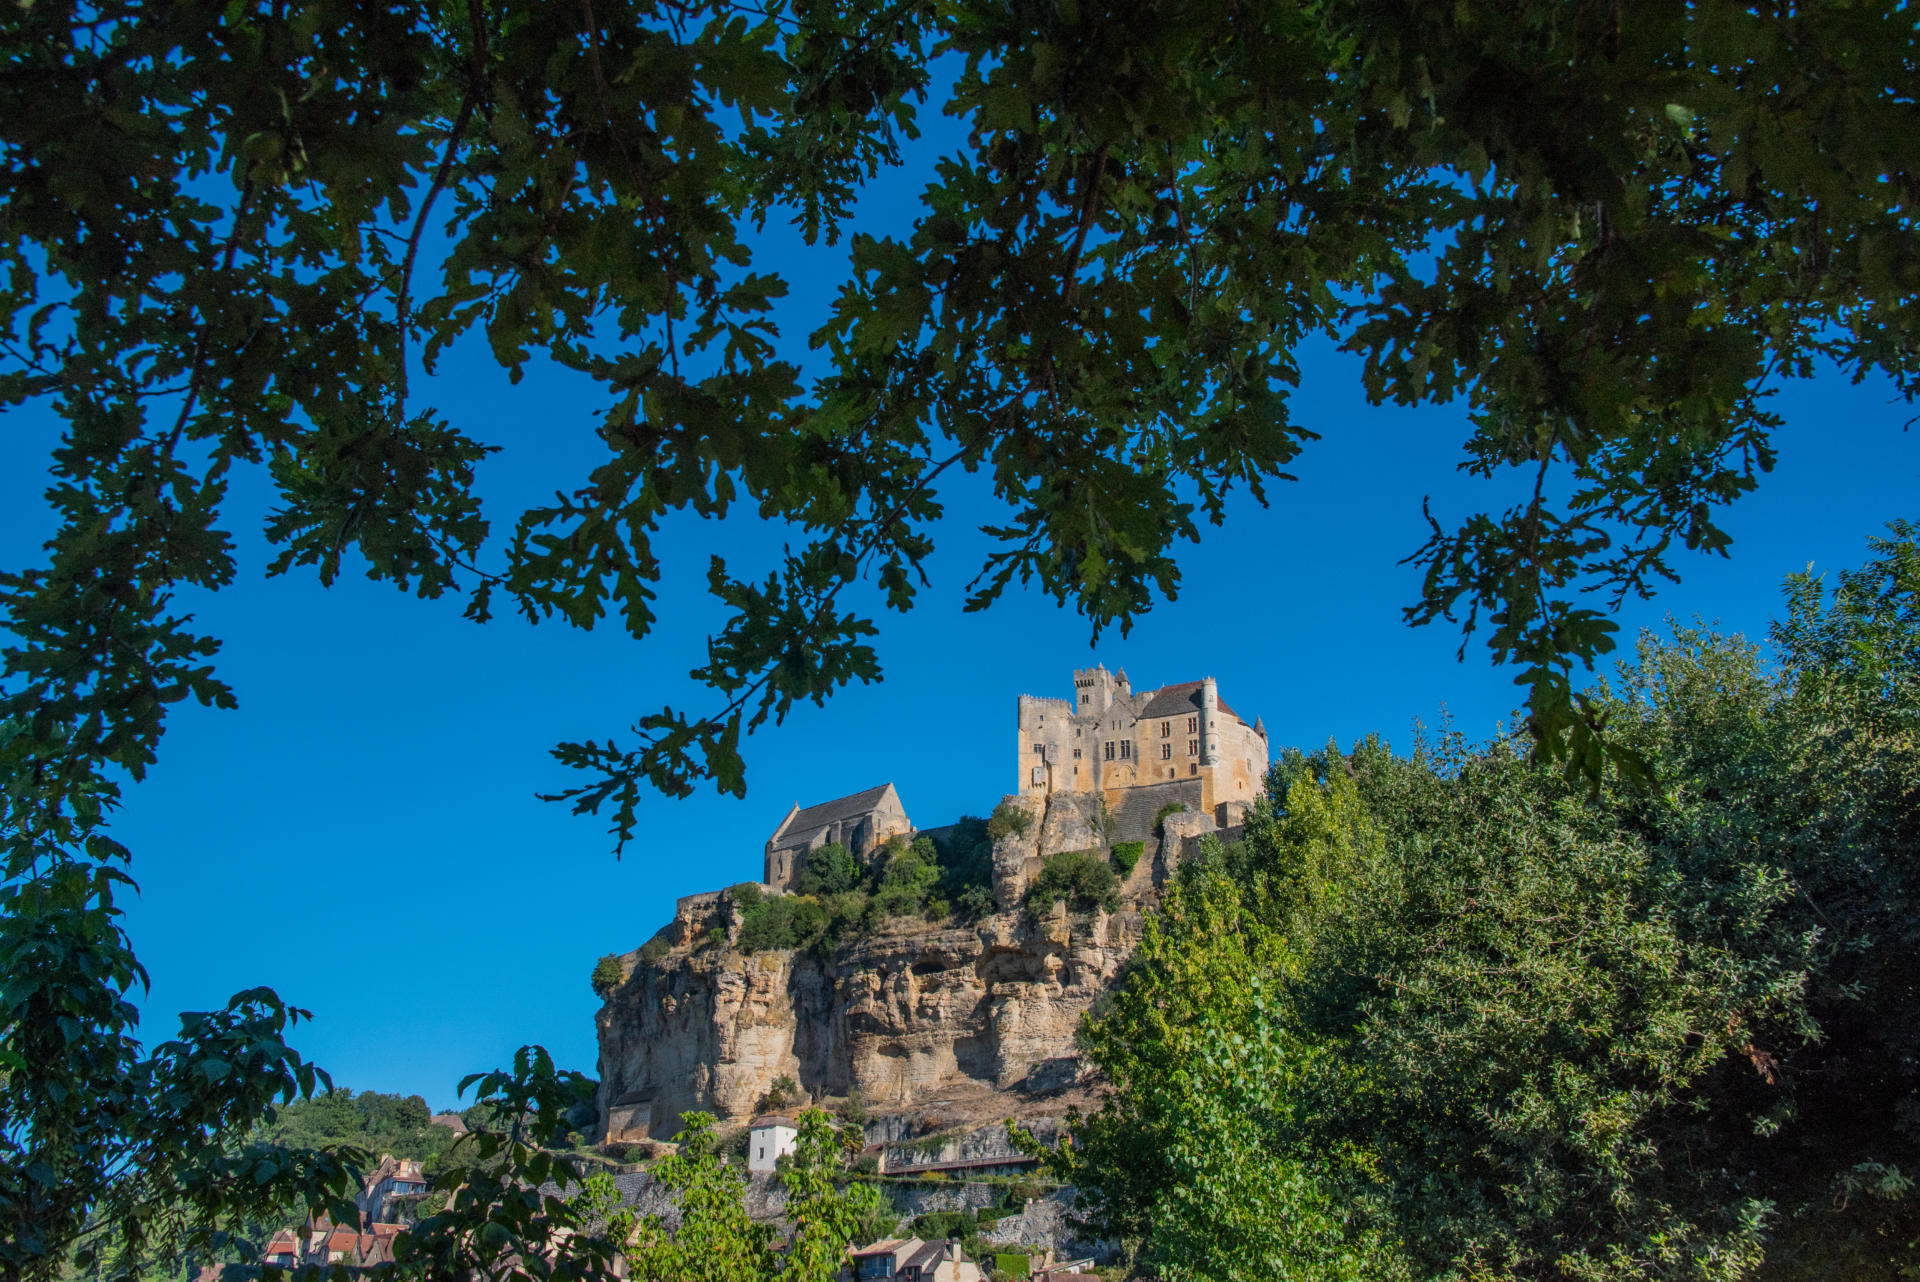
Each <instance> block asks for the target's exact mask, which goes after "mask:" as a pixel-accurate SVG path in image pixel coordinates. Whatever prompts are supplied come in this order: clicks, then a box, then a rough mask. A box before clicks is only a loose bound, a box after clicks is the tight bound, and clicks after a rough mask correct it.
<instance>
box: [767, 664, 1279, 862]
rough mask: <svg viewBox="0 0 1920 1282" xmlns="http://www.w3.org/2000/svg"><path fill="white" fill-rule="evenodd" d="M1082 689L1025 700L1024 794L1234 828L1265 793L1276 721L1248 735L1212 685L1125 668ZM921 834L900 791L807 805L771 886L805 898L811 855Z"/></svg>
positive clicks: (887, 787)
mask: <svg viewBox="0 0 1920 1282" xmlns="http://www.w3.org/2000/svg"><path fill="white" fill-rule="evenodd" d="M1073 686H1074V697H1073V698H1071V699H1046V698H1040V697H1038V696H1035V695H1030V694H1023V695H1021V696H1020V698H1019V702H1018V705H1017V711H1016V717H1017V721H1018V729H1017V734H1018V744H1017V749H1016V751H1017V754H1018V757H1017V760H1018V769H1019V782H1018V784H1017V785H1016V793H1015V795H1016V796H1019V797H1023V798H1032V799H1033V800H1035V801H1037V802H1039V803H1040V804H1041V806H1042V807H1043V808H1044V806H1045V803H1046V801H1047V799H1048V798H1049V797H1052V796H1053V795H1055V794H1056V793H1077V794H1084V795H1086V796H1088V797H1091V796H1093V795H1094V794H1098V796H1099V798H1100V800H1101V801H1102V802H1104V804H1105V805H1106V806H1107V807H1108V808H1109V809H1110V810H1113V811H1121V810H1137V809H1139V808H1140V806H1142V805H1146V804H1148V803H1149V799H1151V801H1152V802H1153V804H1155V805H1157V804H1160V803H1164V802H1166V801H1169V800H1172V801H1178V802H1180V803H1182V804H1183V805H1185V807H1186V809H1187V810H1189V811H1191V812H1193V813H1196V814H1207V815H1211V816H1214V817H1215V819H1216V822H1217V823H1218V824H1219V826H1221V827H1226V826H1228V825H1231V824H1234V823H1237V822H1238V818H1239V815H1240V814H1241V813H1242V812H1243V811H1244V810H1245V809H1246V807H1247V806H1248V805H1250V804H1251V803H1252V801H1253V799H1254V798H1255V797H1256V796H1258V795H1259V792H1260V788H1261V786H1262V784H1263V783H1264V782H1265V780H1266V776H1267V727H1266V723H1265V722H1264V721H1262V720H1261V719H1260V718H1258V717H1255V718H1254V722H1253V724H1252V725H1248V724H1247V723H1246V721H1245V720H1243V719H1242V718H1241V716H1240V714H1239V713H1237V712H1235V711H1234V710H1233V709H1232V708H1230V707H1228V706H1227V705H1226V704H1225V703H1223V702H1221V700H1220V690H1219V687H1218V684H1217V683H1216V682H1215V681H1214V679H1213V678H1212V677H1205V678H1203V679H1201V680H1199V681H1183V682H1180V683H1179V684H1177V685H1168V686H1161V687H1160V688H1159V689H1158V690H1143V691H1141V692H1140V693H1139V694H1135V693H1134V692H1133V687H1132V686H1131V684H1130V683H1129V682H1128V681H1127V674H1126V672H1125V670H1124V669H1123V670H1122V671H1120V672H1118V673H1113V672H1108V671H1107V669H1106V667H1105V666H1104V665H1101V666H1097V667H1093V668H1086V669H1081V670H1078V671H1076V672H1075V673H1074V674H1073ZM1143 790H1144V791H1143ZM1130 803H1137V804H1130ZM914 831H915V829H914V826H913V821H912V820H911V819H909V818H908V817H907V811H906V807H905V806H904V805H903V804H902V803H901V801H900V794H899V793H898V792H896V791H895V790H894V787H893V785H892V784H891V783H886V784H881V785H880V786H879V787H877V788H868V789H866V790H865V791H863V792H856V793H853V794H851V795H849V796H845V797H838V798H835V799H834V800H832V801H823V802H820V803H818V804H817V805H812V806H807V807H806V808H804V809H803V808H802V807H801V806H800V804H799V803H798V802H795V803H794V804H793V806H792V807H791V808H789V809H788V811H787V814H786V817H785V818H783V819H782V820H781V821H780V826H779V827H777V828H775V829H774V830H773V835H772V836H771V837H769V838H767V848H766V880H765V882H764V884H765V885H766V886H768V887H769V888H771V889H774V890H787V891H790V890H792V889H794V888H795V886H796V884H797V883H798V880H799V875H800V869H801V868H802V867H803V866H804V865H805V863H806V858H807V855H808V854H810V853H812V852H813V851H815V850H818V849H819V848H820V847H821V846H824V845H826V844H827V843H829V842H836V843H838V844H840V845H842V846H845V847H846V848H847V849H848V850H850V851H852V852H853V854H854V855H855V857H857V858H861V859H865V858H867V857H868V856H870V855H872V853H873V852H874V851H876V850H878V849H879V848H880V847H881V846H882V845H884V844H885V843H886V842H887V840H888V839H889V838H892V837H896V836H907V835H911V834H912V833H913V832H914Z"/></svg>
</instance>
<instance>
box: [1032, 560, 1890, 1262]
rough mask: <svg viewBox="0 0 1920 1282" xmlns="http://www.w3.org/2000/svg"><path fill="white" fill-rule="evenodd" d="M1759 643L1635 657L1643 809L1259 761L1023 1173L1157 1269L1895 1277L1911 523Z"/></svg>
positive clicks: (1440, 767) (1507, 754)
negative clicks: (1233, 819)
mask: <svg viewBox="0 0 1920 1282" xmlns="http://www.w3.org/2000/svg"><path fill="white" fill-rule="evenodd" d="M1895 533H1896V536H1897V537H1896V538H1894V539H1890V540H1884V541H1882V542H1881V543H1880V545H1879V555H1878V556H1877V557H1876V559H1875V561H1874V562H1873V563H1872V564H1870V565H1869V566H1868V567H1867V568H1866V569H1865V570H1862V571H1857V572H1852V573H1849V574H1845V575H1843V576H1842V578H1841V582H1840V584H1839V585H1838V590H1837V592H1836V593H1835V594H1834V595H1833V597H1832V599H1831V601H1829V600H1828V599H1827V597H1826V595H1825V593H1824V592H1823V585H1821V584H1820V583H1818V582H1816V581H1814V580H1811V579H1809V578H1807V577H1805V576H1801V577H1799V578H1796V579H1795V580H1793V581H1792V582H1791V583H1790V585H1789V612H1788V616H1787V619H1786V621H1785V622H1783V623H1782V624H1781V625H1779V626H1778V627H1777V628H1776V629H1775V631H1774V634H1773V642H1774V647H1773V648H1774V650H1775V658H1774V661H1772V662H1769V661H1768V660H1767V658H1766V657H1765V656H1764V655H1763V654H1762V653H1761V651H1760V649H1759V648H1758V647H1757V646H1754V645H1752V644H1749V643H1747V642H1744V641H1741V640H1739V639H1738V638H1728V637H1721V636H1715V635H1712V634H1709V633H1705V632H1700V631H1692V630H1681V631H1679V632H1677V633H1676V634H1675V635H1674V637H1673V638H1672V639H1670V640H1654V639H1651V638H1649V639H1647V640H1646V641H1644V642H1643V644H1642V646H1641V648H1640V652H1639V654H1638V656H1637V658H1636V659H1635V660H1634V661H1633V662H1632V663H1630V664H1625V665H1622V668H1621V670H1620V673H1619V675H1618V677H1617V679H1616V680H1615V681H1613V682H1611V683H1609V684H1608V685H1606V686H1604V687H1603V688H1601V689H1599V690H1598V691H1596V692H1595V695H1594V698H1595V700H1596V705H1597V706H1599V707H1601V708H1603V709H1604V710H1605V711H1606V712H1607V713H1608V714H1609V715H1610V716H1612V717H1613V718H1614V719H1615V723H1616V724H1617V725H1618V726H1619V727H1620V733H1621V734H1622V736H1623V737H1624V738H1626V739H1627V740H1628V741H1629V742H1631V743H1633V744H1634V745H1635V746H1636V748H1637V749H1638V750H1639V751H1642V752H1644V753H1645V754H1646V755H1647V757H1648V758H1649V759H1650V760H1651V761H1652V762H1653V763H1654V765H1655V767H1656V769H1657V772H1658V775H1659V777H1660V779H1661V781H1662V786H1661V787H1660V788H1658V789H1636V788H1623V789H1612V788H1610V789H1608V790H1606V791H1604V792H1603V793H1602V794H1601V795H1600V796H1598V797H1593V796H1590V795H1589V794H1588V793H1587V792H1586V791H1585V790H1584V789H1576V788H1570V787H1569V786H1568V785H1567V784H1566V783H1565V782H1564V781H1563V780H1561V779H1560V778H1558V777H1557V776H1555V775H1554V774H1552V773H1550V772H1548V771H1546V770H1544V769H1542V768H1541V767H1540V766H1538V765H1537V764H1531V763H1529V762H1528V761H1527V760H1526V758H1525V755H1524V754H1523V753H1521V752H1518V751H1516V745H1514V744H1513V743H1511V742H1504V741H1503V742H1497V743H1494V744H1491V745H1487V746H1484V747H1480V748H1472V747H1469V746H1468V745H1466V744H1464V743H1463V742H1461V741H1460V740H1459V738H1458V737H1457V736H1449V737H1447V738H1445V739H1443V740H1442V741H1440V742H1439V743H1436V744H1434V745H1432V746H1431V747H1430V748H1429V749H1426V750H1423V751H1422V752H1421V753H1419V754H1416V755H1415V756H1414V757H1411V758H1407V757H1398V756H1395V755H1394V754H1392V753H1390V752H1388V751H1387V750H1386V749H1385V748H1383V747H1382V746H1380V745H1379V744H1378V743H1377V742H1368V743H1363V744H1361V745H1358V746H1357V747H1356V748H1355V749H1354V750H1353V751H1352V752H1350V753H1340V752H1337V751H1333V750H1328V751H1326V752H1323V753H1320V754H1316V755H1314V756H1312V757H1304V756H1301V755H1299V754H1298V753H1295V754H1293V755H1291V756H1290V757H1289V758H1288V759H1286V760H1285V761H1283V762H1282V763H1280V764H1279V765H1277V766H1276V767H1275V771H1274V777H1273V780H1272V782H1271V785H1270V787H1269V800H1268V801H1266V802H1263V803H1262V805H1261V807H1260V808H1259V810H1258V812H1257V814H1256V815H1255V816H1254V817H1253V818H1252V819H1251V820H1250V821H1249V823H1248V825H1247V829H1246V834H1247V836H1246V841H1245V843H1244V845H1242V846H1239V847H1235V848H1221V847H1219V846H1218V845H1217V844H1216V846H1215V848H1214V850H1213V851H1212V853H1211V854H1210V855H1209V856H1208V857H1207V858H1204V859H1202V860H1200V861H1198V862H1196V863H1191V864H1188V865H1186V866H1185V867H1184V868H1183V869H1182V871H1181V874H1180V876H1179V879H1178V882H1177V884H1176V885H1175V887H1174V888H1173V890H1172V893H1171V894H1170V896H1169V899H1168V901H1167V905H1166V909H1165V911H1164V913H1162V914H1161V915H1160V916H1159V917H1158V918H1157V919H1156V920H1153V921H1151V922H1150V924H1149V927H1148V931H1147V935H1146V940H1145V942H1144V943H1143V945H1142V947H1141V949H1140V950H1139V952H1138V953H1137V954H1136V955H1135V958H1134V960H1133V961H1132V962H1131V963H1130V965H1129V969H1128V972H1127V974H1126V975H1125V976H1124V977H1123V980H1122V983H1121V985H1120V987H1119V990H1118V992H1117V993H1116V995H1115V997H1114V999H1113V1001H1112V1005H1111V1008H1110V1009H1109V1010H1108V1011H1107V1012H1106V1013H1105V1014H1104V1015H1102V1016H1101V1017H1100V1018H1097V1019H1095V1020H1094V1021H1092V1023H1091V1025H1090V1027H1089V1029H1088V1032H1087V1044H1088V1046H1089V1049H1090V1051H1091V1053H1092V1055H1093V1057H1094V1059H1095V1060H1096V1062H1097V1063H1099V1065H1100V1066H1101V1067H1102V1068H1103V1069H1104V1070H1105V1071H1106V1073H1107V1074H1108V1075H1109V1078H1110V1080H1111V1082H1112V1089H1111V1092H1110V1093H1109V1095H1108V1097H1107V1099H1106V1101H1105V1102H1104V1104H1103V1105H1102V1107H1101V1108H1100V1109H1099V1111H1098V1112H1096V1113H1095V1114H1094V1115H1092V1116H1091V1117H1089V1118H1087V1119H1086V1120H1085V1121H1084V1122H1083V1123H1082V1124H1081V1125H1080V1127H1079V1128H1078V1129H1077V1130H1076V1131H1075V1134H1074V1141H1075V1142H1074V1144H1073V1146H1071V1147H1069V1148H1067V1149H1065V1150H1063V1152H1062V1154H1061V1155H1060V1156H1059V1157H1058V1158H1056V1159H1055V1160H1056V1165H1057V1166H1058V1167H1059V1169H1060V1172H1061V1173H1062V1174H1063V1175H1065V1176H1067V1177H1068V1178H1071V1179H1073V1180H1074V1181H1076V1182H1077V1183H1078V1184H1080V1186H1081V1187H1082V1189H1083V1192H1084V1193H1085V1194H1086V1195H1087V1197H1088V1200H1089V1204H1090V1205H1089V1210H1090V1212H1091V1213H1092V1214H1093V1216H1094V1219H1095V1223H1096V1225H1097V1226H1098V1227H1100V1228H1102V1229H1104V1230H1106V1231H1108V1232H1111V1233H1113V1234H1115V1235H1116V1236H1120V1237H1125V1238H1130V1239H1134V1240H1136V1241H1139V1242H1142V1243H1144V1244H1145V1249H1146V1251H1147V1252H1148V1262H1149V1263H1151V1264H1152V1265H1153V1266H1154V1267H1155V1268H1156V1269H1157V1270H1158V1271H1159V1272H1161V1273H1162V1274H1163V1275H1164V1276H1166V1277H1169V1278H1172V1279H1215V1278H1227V1277H1238V1276H1245V1275H1246V1274H1247V1273H1248V1272H1255V1273H1259V1274H1261V1275H1263V1276H1272V1277H1312V1278H1436V1279H1437V1278H1468V1277H1472V1278H1532V1277H1544V1276H1556V1277H1568V1278H1579V1279H1594V1280H1596V1282H1597V1280H1599V1279H1609V1280H1617V1282H1626V1280H1627V1279H1652V1278H1662V1279H1665V1278H1695V1279H1701V1280H1702V1282H1705V1280H1707V1279H1734V1278H1743V1277H1749V1276H1755V1275H1756V1271H1757V1272H1758V1275H1759V1276H1762V1277H1767V1278H1774V1279H1789V1278H1791V1279H1809V1280H1810V1279H1814V1278H1830V1277H1860V1278H1865V1277H1873V1278H1881V1277H1884V1278H1889V1279H1891V1278H1897V1277H1903V1276H1907V1275H1908V1274H1909V1273H1910V1272H1911V1269H1912V1264H1913V1254H1912V1252H1913V1242H1914V1239H1915V1235H1916V1233H1920V1198H1916V1197H1915V1188H1914V1183H1913V1172H1914V1171H1915V1169H1916V1166H1917V1165H1920V1110H1916V1108H1915V1101H1916V1099H1920V1075H1917V1074H1916V1066H1920V1056H1916V1054H1915V1049H1914V1039H1915V1036H1916V1030H1920V1008H1917V1007H1916V1001H1917V1000H1920V987H1916V985H1915V983H1914V976H1915V971H1914V967H1915V961H1914V959H1915V957H1916V956H1920V939H1916V930H1917V929H1920V911H1917V910H1920V904H1917V903H1916V894H1917V893H1920V886H1917V885H1916V882H1915V868H1916V866H1917V865H1916V861H1915V855H1916V851H1920V823H1917V822H1916V816H1920V733H1917V732H1920V542H1916V536H1920V528H1916V527H1914V526H1912V525H1906V524H1903V525H1900V526H1898V527H1896V531H1895Z"/></svg>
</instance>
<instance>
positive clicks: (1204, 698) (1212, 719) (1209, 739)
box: [1200, 677, 1220, 766]
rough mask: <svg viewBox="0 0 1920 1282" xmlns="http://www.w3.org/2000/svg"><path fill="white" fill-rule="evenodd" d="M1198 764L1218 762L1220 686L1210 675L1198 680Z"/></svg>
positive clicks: (1211, 764) (1214, 764)
mask: <svg viewBox="0 0 1920 1282" xmlns="http://www.w3.org/2000/svg"><path fill="white" fill-rule="evenodd" d="M1200 764H1201V765H1202V766H1217V765H1219V764H1220V686H1219V684H1218V683H1217V682H1215V681H1214V679H1213V678H1212V677H1205V678H1202V680H1201V682H1200Z"/></svg>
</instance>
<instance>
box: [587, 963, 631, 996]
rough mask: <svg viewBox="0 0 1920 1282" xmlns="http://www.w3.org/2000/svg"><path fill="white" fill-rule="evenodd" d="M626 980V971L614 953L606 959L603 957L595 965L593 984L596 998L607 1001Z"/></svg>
mask: <svg viewBox="0 0 1920 1282" xmlns="http://www.w3.org/2000/svg"><path fill="white" fill-rule="evenodd" d="M625 978H626V970H625V968H624V967H622V966H621V965H620V958H619V957H617V956H615V955H614V954H613V953H608V954H607V955H606V956H605V957H602V958H601V959H600V960H599V961H597V962H595V963H594V964H593V979H592V983H593V992H594V996H596V997H598V998H599V999H600V1000H601V1001H605V1000H606V999H607V998H608V996H609V995H611V994H612V992H613V990H614V989H616V988H618V987H619V986H620V981H621V980H622V979H625Z"/></svg>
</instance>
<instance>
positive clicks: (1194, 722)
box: [1187, 717, 1200, 734]
mask: <svg viewBox="0 0 1920 1282" xmlns="http://www.w3.org/2000/svg"><path fill="white" fill-rule="evenodd" d="M1187 733H1188V734H1199V733H1200V718H1198V717H1188V718H1187Z"/></svg>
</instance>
